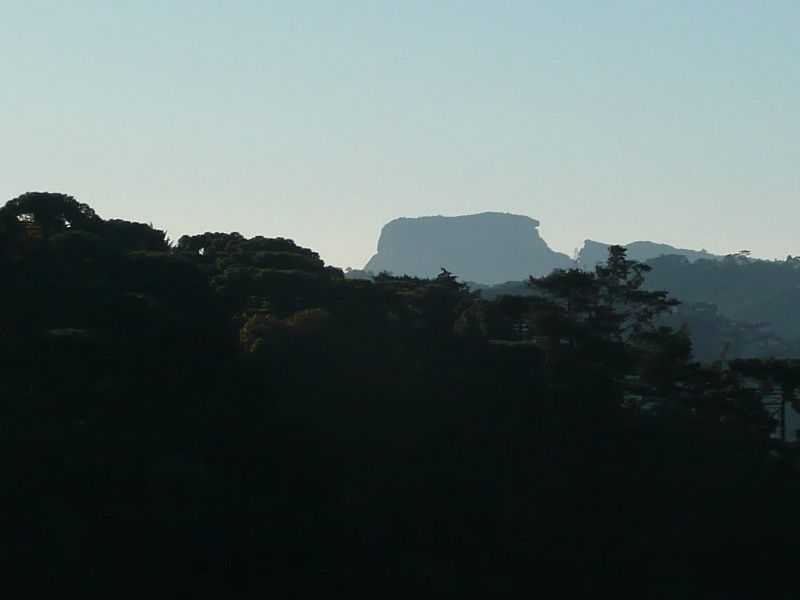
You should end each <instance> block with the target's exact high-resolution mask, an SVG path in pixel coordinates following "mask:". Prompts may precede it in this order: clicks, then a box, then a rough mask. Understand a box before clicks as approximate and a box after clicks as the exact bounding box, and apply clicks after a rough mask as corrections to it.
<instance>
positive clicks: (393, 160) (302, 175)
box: [0, 0, 800, 267]
mask: <svg viewBox="0 0 800 600" xmlns="http://www.w3.org/2000/svg"><path fill="white" fill-rule="evenodd" d="M799 32H800V2H798V1H797V0H785V1H784V0H772V1H763V2H757V1H755V0H752V1H748V2H744V1H740V0H703V1H700V0H697V1H693V2H688V1H684V0H659V1H650V0H640V1H637V2H634V1H605V2H603V1H599V0H593V1H585V2H577V1H572V2H570V1H567V0H558V1H555V0H554V1H547V2H545V1H541V2H536V1H534V0H528V1H505V2H504V1H500V0H496V1H493V2H489V1H483V2H469V1H462V2H452V1H449V0H447V1H438V2H437V1H435V0H428V1H424V2H423V1H417V0H402V1H400V0H398V1H396V2H379V1H373V2H366V1H348V0H339V1H338V2H335V1H330V2H323V1H317V2H310V1H303V0H293V1H291V2H270V1H268V0H263V1H258V2H257V1H240V2H236V1H233V0H228V1H211V0H192V1H181V2H178V1H174V2H169V1H167V0H160V1H155V0H139V1H136V2H133V1H130V2H128V1H124V0H118V1H115V2H112V1H110V0H109V1H106V2H89V1H79V0H74V1H69V2H68V1H66V0H65V1H63V2H54V1H36V0H25V1H17V0H0V201H3V202H4V201H5V200H8V199H11V198H12V197H14V196H17V195H19V194H21V193H23V192H25V191H30V190H47V191H61V192H66V193H70V194H72V195H74V196H76V197H77V198H79V199H80V200H81V201H83V202H87V203H89V204H91V205H92V206H93V207H94V208H95V209H96V210H97V211H98V212H99V213H100V214H101V215H102V216H104V217H107V218H108V217H120V218H128V219H133V220H140V221H152V222H153V223H154V224H155V225H157V226H159V227H162V228H166V229H167V230H168V231H169V233H170V235H171V237H172V238H173V239H177V237H178V236H179V235H181V234H183V233H194V232H202V231H206V230H209V229H211V230H223V231H231V230H236V231H240V232H241V233H243V234H246V235H254V234H263V235H268V236H278V235H282V236H284V237H291V238H293V239H295V240H296V241H297V242H298V243H300V244H302V245H305V246H309V247H312V248H314V249H315V250H317V251H318V252H320V254H321V255H322V256H323V258H325V259H326V260H327V261H328V262H329V263H332V264H336V265H338V266H342V267H345V266H353V267H360V266H362V265H363V264H364V263H365V262H366V260H367V259H368V258H369V256H370V255H371V253H372V252H373V251H374V248H375V243H376V240H377V236H378V233H379V230H380V227H381V226H382V225H383V224H384V223H385V222H386V221H388V220H390V219H392V218H394V217H398V216H417V215H430V214H444V215H453V214H465V213H473V212H480V211H485V210H497V211H507V212H515V213H522V214H527V215H529V216H532V217H534V218H537V219H539V220H541V222H542V226H541V232H542V235H543V236H544V237H545V239H546V240H547V241H548V242H549V243H550V245H551V246H553V247H554V248H556V249H558V250H561V251H565V252H567V253H572V250H573V249H574V248H575V247H577V246H579V245H580V244H581V243H582V241H583V240H584V239H585V238H592V239H596V240H600V241H610V242H629V241H633V240H636V239H652V240H655V241H662V242H667V243H673V244H676V245H679V246H685V247H694V248H700V247H705V248H707V249H709V250H711V251H717V252H728V251H734V250H740V249H750V250H752V251H753V253H754V254H755V255H759V256H765V257H781V258H783V257H785V256H786V255H787V254H794V255H796V254H800V235H798V231H800V33H799Z"/></svg>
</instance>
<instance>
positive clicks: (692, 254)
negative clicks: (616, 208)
mask: <svg viewBox="0 0 800 600" xmlns="http://www.w3.org/2000/svg"><path fill="white" fill-rule="evenodd" d="M609 246H610V244H603V243H601V242H595V241H592V240H586V241H585V242H584V244H583V248H582V249H581V251H580V253H579V254H578V264H579V265H580V266H581V268H583V269H588V270H592V269H594V267H595V265H597V264H598V263H602V262H605V261H606V259H607V258H608V247H609ZM625 248H627V249H628V254H627V256H628V258H629V259H631V260H638V261H640V262H645V261H648V260H650V259H651V258H658V257H659V256H665V255H678V256H685V257H686V258H687V259H689V262H694V261H696V260H699V259H701V258H704V259H708V260H718V259H719V258H720V257H719V256H716V255H714V254H709V253H708V252H706V251H705V250H686V249H684V248H675V247H674V246H670V245H668V244H657V243H655V242H632V243H630V244H626V245H625Z"/></svg>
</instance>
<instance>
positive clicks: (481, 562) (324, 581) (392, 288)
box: [0, 193, 800, 598]
mask: <svg viewBox="0 0 800 600" xmlns="http://www.w3.org/2000/svg"><path fill="white" fill-rule="evenodd" d="M444 266H445V267H446V265H444ZM658 269H659V265H658V264H652V263H648V264H644V263H640V262H638V261H635V260H631V259H629V258H628V257H627V256H626V252H625V249H624V248H622V247H618V246H613V247H611V248H610V251H609V256H608V259H607V261H606V262H605V263H604V264H601V265H598V267H597V268H596V269H595V270H593V271H591V272H587V271H580V270H575V269H566V270H557V271H555V272H553V273H552V274H550V275H547V276H544V277H531V278H530V279H529V280H528V281H527V282H526V284H525V285H526V289H528V290H529V292H530V293H529V294H528V295H527V296H518V295H502V296H499V297H497V298H494V299H489V298H487V297H485V296H482V295H481V294H479V293H477V292H475V291H472V290H470V289H469V287H468V286H467V285H465V284H464V283H462V282H461V281H460V280H459V278H458V276H457V275H458V274H457V273H456V274H454V273H451V272H449V271H447V270H446V269H445V268H443V269H442V270H441V272H440V273H439V274H438V276H435V277H433V278H430V279H421V278H415V277H405V276H404V277H395V276H391V275H388V274H380V275H378V276H376V277H375V278H374V279H372V280H367V279H347V278H345V276H344V273H343V272H342V271H341V270H339V269H336V268H332V267H330V266H327V265H326V264H325V263H324V261H323V260H322V258H320V256H319V255H318V254H317V253H315V252H314V251H313V250H311V249H308V248H303V247H301V246H299V245H297V244H296V243H295V242H294V241H292V240H288V239H283V238H264V237H253V238H245V237H244V236H242V235H240V234H237V233H204V234H199V235H192V236H184V237H182V238H180V239H179V240H178V241H177V242H176V243H173V242H171V241H170V240H168V239H167V236H166V234H165V232H163V231H161V230H158V229H156V228H155V227H153V226H151V225H148V224H142V223H131V222H127V221H121V220H106V219H103V218H102V217H100V216H99V215H97V214H96V213H95V212H94V210H93V209H91V207H89V206H87V205H85V204H81V203H79V202H78V201H77V200H76V199H74V198H72V197H70V196H66V195H62V194H46V193H30V194H25V195H23V196H20V197H19V198H16V199H14V200H12V201H10V202H9V203H7V204H6V205H5V206H4V207H3V208H1V209H0V276H1V277H2V282H3V293H2V294H0V423H2V427H1V428H0V443H2V445H3V452H2V453H0V467H1V468H2V472H3V473H4V477H3V480H2V484H1V485H2V489H0V523H2V528H3V532H4V534H3V539H2V541H0V560H2V561H3V564H4V566H9V567H12V568H10V569H6V570H5V571H6V572H8V573H12V574H13V575H14V576H15V577H22V578H26V579H27V580H28V581H39V582H49V583H51V584H53V585H55V586H57V587H59V588H60V589H62V590H64V589H67V588H68V587H72V586H76V587H80V589H81V590H84V591H100V590H103V591H108V590H118V589H119V586H120V585H122V583H121V582H126V581H129V580H130V578H131V573H132V572H135V577H136V578H137V579H138V581H139V582H141V583H144V584H148V585H150V586H151V587H152V586H156V585H157V586H158V588H157V589H159V590H165V591H166V590H170V591H171V590H173V589H174V590H180V591H181V592H182V593H189V594H190V595H191V594H199V593H214V594H218V595H219V594H234V595H245V594H247V595H249V594H253V595H255V594H258V595H261V594H263V593H269V592H273V593H279V591H280V590H282V589H290V590H291V591H292V593H294V594H305V593H308V594H310V593H314V594H320V593H329V592H330V591H331V590H339V589H348V590H350V589H358V588H363V589H369V590H371V591H372V592H373V593H374V592H378V593H382V592H384V593H385V592H386V591H388V590H390V589H391V590H395V589H396V590H401V589H402V590H404V591H420V592H428V593H430V592H435V593H440V594H448V595H455V594H464V593H470V592H473V593H474V592H479V593H484V594H492V595H502V594H511V593H514V594H517V593H519V592H527V591H540V592H541V591H542V590H543V589H544V588H545V586H546V585H548V584H557V585H558V586H559V589H560V590H561V592H562V593H564V594H567V595H577V594H581V595H586V594H589V593H593V594H594V593H597V592H598V591H602V590H608V591H612V592H614V593H616V594H617V595H620V594H628V593H630V594H631V595H635V596H636V597H637V598H663V597H672V596H677V597H681V598H723V597H753V596H754V595H756V594H757V595H763V594H766V593H768V592H767V590H765V586H767V585H770V586H775V585H778V584H786V585H787V589H786V590H784V591H791V590H793V585H792V582H790V581H777V582H776V581H775V579H774V578H771V576H772V574H774V573H775V572H790V571H789V569H790V567H791V565H793V562H794V557H793V540H794V539H796V537H797V534H798V530H797V525H796V524H795V523H796V521H797V520H796V519H795V518H794V517H795V514H796V511H797V506H798V500H800V475H799V474H798V472H797V468H796V464H797V462H796V454H795V450H794V447H793V446H792V445H791V444H786V443H783V441H782V440H778V439H777V438H776V435H777V434H778V433H779V429H780V425H781V423H780V419H779V418H777V417H776V415H775V413H774V411H773V412H770V411H769V410H767V409H765V407H764V405H763V403H762V400H763V397H764V396H765V394H773V393H774V391H775V390H776V389H777V390H780V392H781V393H782V394H783V395H782V396H781V397H782V398H784V400H785V401H786V402H790V403H791V402H796V401H797V400H796V396H797V394H796V392H797V390H798V389H800V385H798V381H800V378H798V377H797V374H798V372H800V367H798V365H797V364H796V363H794V362H792V361H758V360H756V361H749V362H739V363H737V362H735V361H732V362H730V363H727V362H725V361H720V362H718V363H717V364H702V363H698V362H695V361H694V360H693V359H692V355H691V351H692V341H691V337H690V332H689V331H688V330H687V329H686V328H681V327H676V328H673V327H670V326H667V325H665V324H664V321H663V319H664V318H666V317H667V316H669V315H672V314H674V311H675V310H678V309H680V305H679V304H678V303H677V301H676V300H674V299H673V298H672V293H671V292H672V290H669V292H670V293H668V292H667V291H666V290H667V289H668V288H664V289H651V288H649V287H648V282H650V281H653V279H652V278H653V277H654V276H655V274H656V273H657V271H658ZM44 580H46V581H44ZM765 582H768V583H765ZM152 589H155V588H152ZM737 595H738V596H737Z"/></svg>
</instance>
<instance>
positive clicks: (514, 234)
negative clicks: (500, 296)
mask: <svg viewBox="0 0 800 600" xmlns="http://www.w3.org/2000/svg"><path fill="white" fill-rule="evenodd" d="M538 227H539V222H538V221H537V220H535V219H531V218H530V217H525V216H522V215H512V214H508V213H496V212H487V213H481V214H477V215H466V216H459V217H441V216H437V217H419V218H401V219H395V220H394V221H391V222H389V223H387V224H386V225H385V226H384V227H383V229H382V230H381V235H380V239H379V240H378V253H377V254H376V255H375V256H373V257H372V258H371V259H370V261H369V262H368V263H367V265H366V266H365V267H364V269H365V270H367V271H372V272H373V273H379V272H381V271H389V272H391V273H394V274H395V275H412V276H416V277H432V276H435V275H437V274H438V273H439V271H440V269H441V268H442V267H444V268H445V269H447V270H448V271H450V272H452V273H453V274H455V275H457V276H458V277H459V278H460V280H461V281H472V282H476V283H484V284H496V283H502V282H505V281H514V280H521V279H527V278H528V276H529V275H533V276H536V277H538V276H541V275H546V274H548V273H550V272H551V271H552V270H553V269H555V268H570V267H571V266H573V261H572V260H571V259H570V258H569V257H568V256H567V255H566V254H561V253H559V252H554V251H553V250H551V249H550V248H549V247H548V245H547V243H545V241H544V240H543V239H542V238H541V237H540V236H539V231H538V229H537V228H538Z"/></svg>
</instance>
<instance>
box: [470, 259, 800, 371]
mask: <svg viewBox="0 0 800 600" xmlns="http://www.w3.org/2000/svg"><path fill="white" fill-rule="evenodd" d="M646 264H647V265H648V266H650V267H651V270H650V272H649V273H648V274H647V277H646V278H645V282H644V284H643V287H644V288H645V289H648V290H669V292H670V294H671V296H672V297H674V298H677V299H679V300H680V301H681V304H680V306H678V307H677V308H675V310H674V311H671V312H670V313H667V314H665V315H664V316H663V318H662V320H661V323H662V324H664V325H667V326H669V327H672V328H676V329H679V328H681V327H682V326H685V327H687V328H688V329H689V331H690V334H691V338H692V345H693V349H692V350H693V355H692V356H693V358H694V359H695V360H699V361H703V362H712V361H715V360H725V359H733V358H771V357H779V358H798V357H800V319H798V318H797V306H800V257H794V256H788V257H787V258H786V260H773V261H768V260H758V259H752V258H749V257H748V256H747V255H746V254H743V253H739V254H733V255H729V256H726V257H724V258H722V259H720V260H709V259H700V260H696V261H693V262H690V261H689V260H688V259H687V258H686V257H684V256H680V255H665V256H661V257H658V258H653V259H650V260H648V261H646ZM475 289H479V290H480V291H481V293H482V295H483V296H484V297H485V298H487V299H496V298H498V297H500V296H509V295H511V296H526V295H530V294H531V293H532V291H531V289H530V288H529V286H528V285H527V282H521V281H513V282H508V283H505V284H501V285H496V286H488V287H487V286H475Z"/></svg>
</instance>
